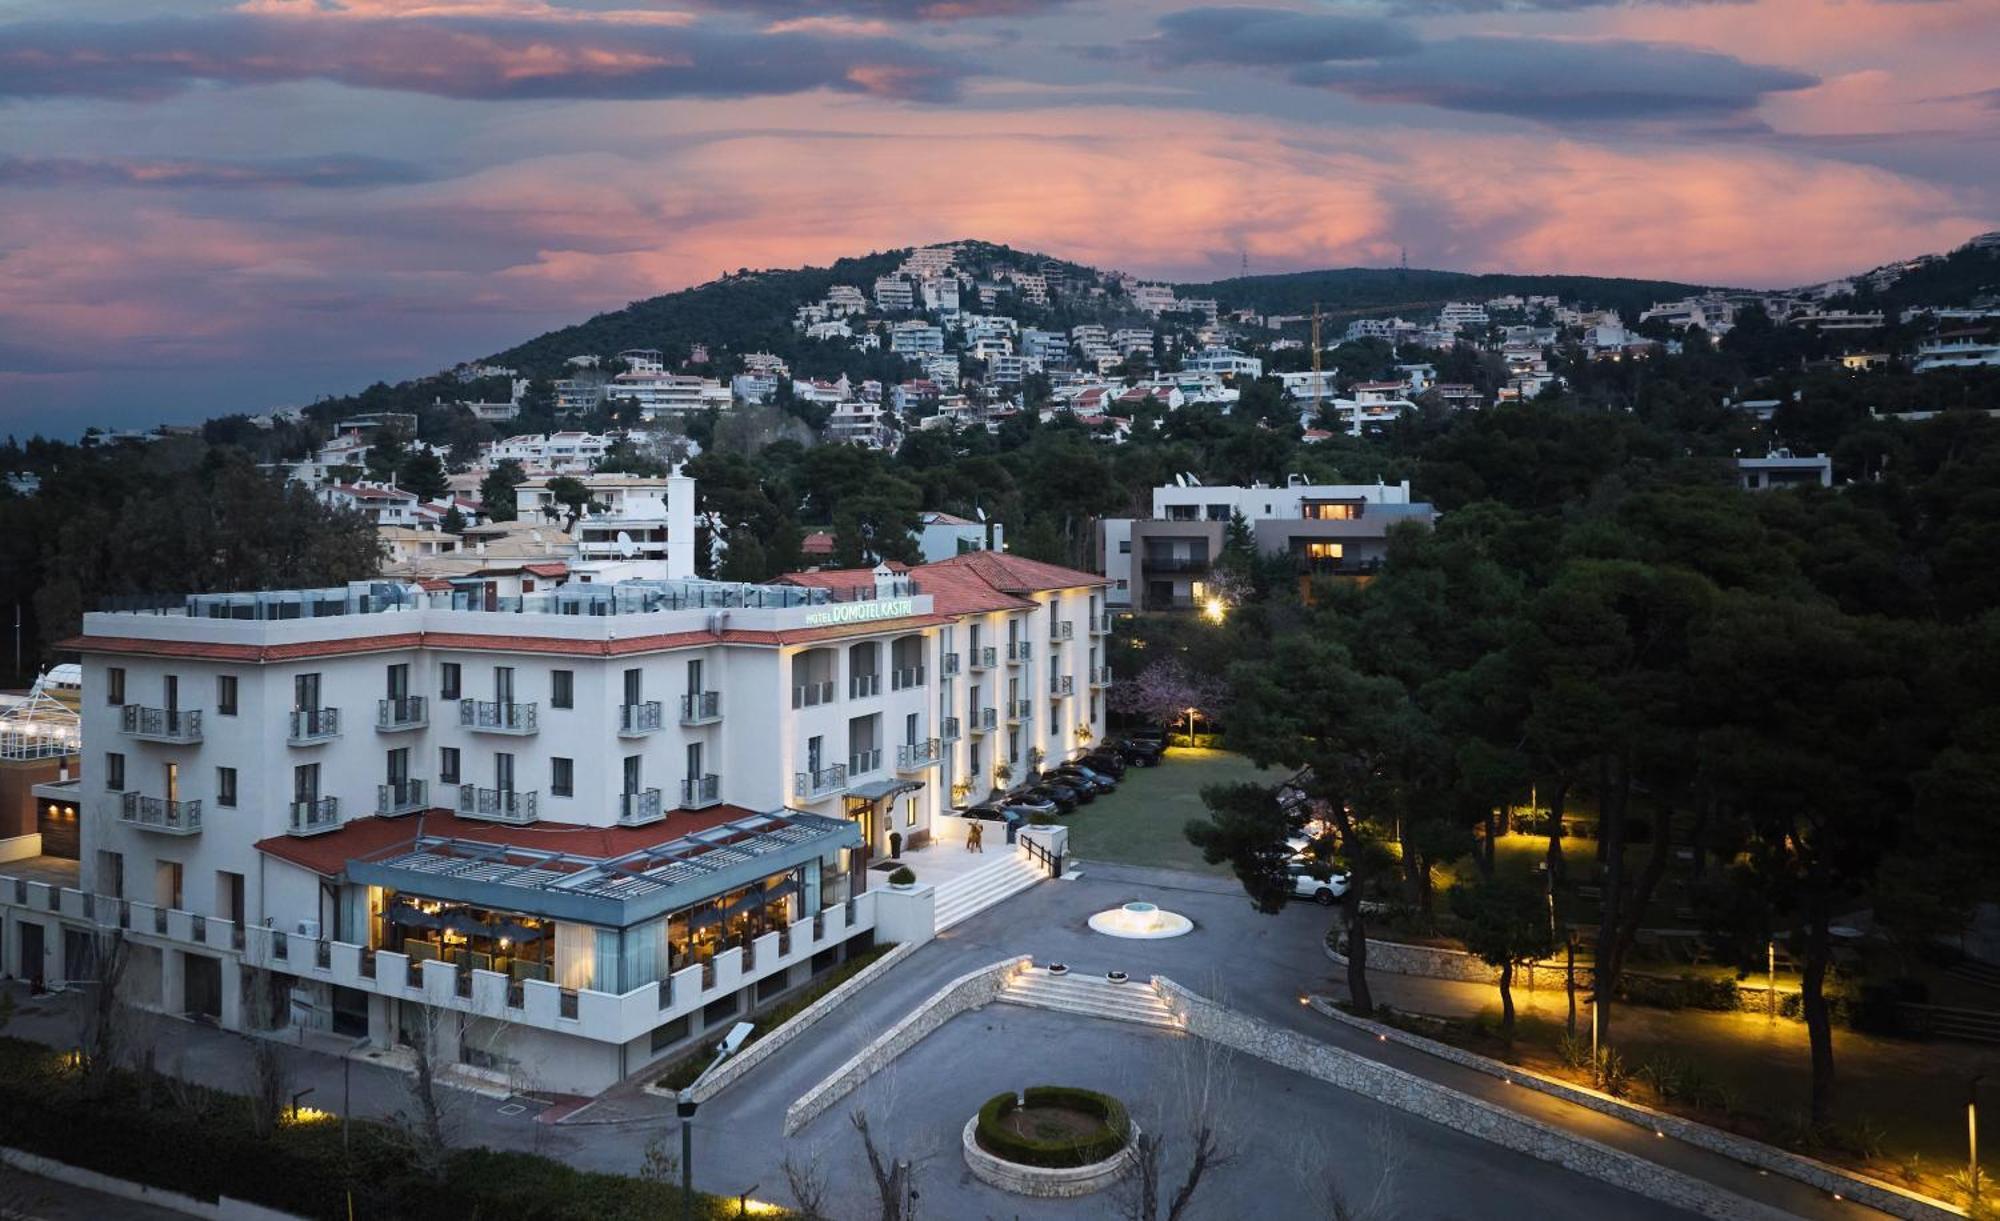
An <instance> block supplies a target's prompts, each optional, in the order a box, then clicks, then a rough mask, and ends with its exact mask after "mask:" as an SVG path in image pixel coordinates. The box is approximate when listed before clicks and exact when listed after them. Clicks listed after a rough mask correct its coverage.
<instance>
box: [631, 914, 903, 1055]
mask: <svg viewBox="0 0 2000 1221" xmlns="http://www.w3.org/2000/svg"><path fill="white" fill-rule="evenodd" d="M895 948H896V947H895V946H894V945H889V944H883V945H874V946H870V947H868V948H867V949H865V950H862V951H860V952H859V953H856V954H854V955H853V956H851V957H850V958H848V959H847V960H846V961H845V962H842V963H841V964H840V965H839V966H837V967H834V968H833V969H832V970H830V971H827V972H826V973H825V974H823V975H821V976H820V977H819V978H818V979H815V980H813V981H812V982H811V983H809V984H807V985H806V986H805V987H803V988H801V989H799V990H798V991H797V992H794V993H793V994H792V995H790V996H788V997H786V998H785V999H784V1000H782V1001H780V1002H778V1003H777V1004H775V1005H773V1006H771V1007H770V1008H769V1009H766V1010H764V1011H763V1012H762V1013H754V1012H753V1013H752V1014H751V1016H752V1017H753V1018H755V1019H756V1023H757V1024H756V1029H754V1030H752V1031H751V1032H750V1037H749V1038H748V1039H746V1040H745V1041H744V1043H743V1047H744V1048H747V1047H749V1046H750V1044H752V1043H755V1042H756V1041H757V1040H759V1039H761V1038H763V1037H764V1036H765V1035H767V1034H770V1033H771V1032H772V1031H774V1030H776V1029H778V1028H779V1027H780V1026H783V1025H784V1024H785V1023H786V1022H789V1021H791V1020H792V1019H793V1018H795V1017H797V1016H798V1015H799V1014H800V1013H801V1012H802V1011H803V1010H804V1009H805V1007H806V1006H807V1005H810V1004H812V1003H813V1002H814V1001H816V1000H818V999H819V998H820V997H822V996H825V995H826V994H827V993H829V992H831V991H833V990H834V989H835V988H838V987H839V986H840V985H842V984H844V983H846V982H847V981H848V980H850V979H853V978H854V977H855V976H856V975H859V974H860V973H861V969H862V968H863V967H865V966H867V965H868V964H869V963H871V962H874V961H875V960H876V959H877V958H880V957H882V955H884V954H887V953H888V952H889V951H890V950H893V949H895ZM719 1047H721V1043H720V1042H718V1041H716V1040H714V1039H710V1040H707V1041H705V1042H703V1043H702V1044H701V1045H700V1046H699V1047H698V1048H696V1049H695V1050H694V1051H692V1052H690V1053H688V1054H687V1055H685V1056H683V1057H681V1058H680V1059H678V1060H676V1061H674V1062H673V1063H672V1064H670V1065H668V1066H667V1070H666V1071H665V1072H664V1073H662V1074H660V1076H659V1077H658V1078H656V1079H655V1080H654V1082H653V1084H654V1085H656V1086H658V1087H660V1088H661V1089H663V1090H678V1089H685V1088H687V1087H688V1086H690V1085H693V1084H694V1082H695V1078H697V1077H699V1076H701V1074H702V1072H703V1070H705V1069H707V1068H708V1066H709V1064H710V1063H711V1062H713V1061H714V1059H715V1053H716V1050H717V1049H718V1048H719ZM737 1050H738V1051H739V1052H741V1051H742V1050H743V1048H738V1049H737Z"/></svg>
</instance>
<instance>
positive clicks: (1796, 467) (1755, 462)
mask: <svg viewBox="0 0 2000 1221" xmlns="http://www.w3.org/2000/svg"><path fill="white" fill-rule="evenodd" d="M1736 482H1737V486H1739V487H1741V488H1742V489H1743V490H1744V491H1746V492H1768V491H1772V490H1774V489H1778V488H1800V487H1817V488H1830V487H1832V486H1833V458H1832V457H1831V456H1830V455H1827V454H1794V453H1792V451H1791V450H1789V449H1774V450H1772V451H1771V452H1769V453H1767V454H1765V455H1764V456H1763V457H1761V458H1738V459H1737V460H1736Z"/></svg>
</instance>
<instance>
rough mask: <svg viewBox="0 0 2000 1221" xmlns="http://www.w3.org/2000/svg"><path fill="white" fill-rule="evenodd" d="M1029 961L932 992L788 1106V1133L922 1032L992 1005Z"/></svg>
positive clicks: (1011, 962)
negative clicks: (960, 1015) (1008, 979)
mask: <svg viewBox="0 0 2000 1221" xmlns="http://www.w3.org/2000/svg"><path fill="white" fill-rule="evenodd" d="M1028 961H1030V960H1029V957H1028V955H1026V954H1019V955H1016V956H1015V957H1013V958H1008V959H1003V960H1002V961H1000V962H996V963H994V964H993V965H992V966H987V967H981V968H979V969H978V970H976V971H968V972H966V973H965V974H964V975H961V976H959V977H958V978H957V979H954V980H952V981H951V982H950V983H948V984H946V985H945V986H944V987H942V988H939V989H938V990H937V991H936V992H934V993H932V994H931V996H930V999H928V1000H926V1001H925V1002H924V1003H923V1004H921V1005H918V1006H917V1007H916V1008H915V1009H914V1010H912V1011H911V1012H910V1013H909V1014H908V1015H907V1016H906V1017H904V1018H903V1020H902V1021H900V1022H897V1023H896V1024H895V1025H894V1026H891V1027H890V1028H889V1029H888V1030H886V1031H884V1032H883V1033H882V1034H881V1035H880V1036H879V1037H877V1038H876V1039H875V1041H874V1042H872V1043H870V1044H868V1046H866V1047H864V1048H862V1049H861V1050H860V1051H858V1052H856V1053H855V1054H854V1055H853V1056H852V1057H851V1058H850V1059H849V1060H848V1061H847V1063H845V1064H843V1065H841V1066H840V1067H839V1068H837V1069H835V1070H834V1071H833V1074H832V1075H831V1076H829V1077H828V1078H827V1079H826V1080H824V1081H822V1082H820V1083H819V1084H818V1085H815V1086H814V1087H812V1088H811V1089H810V1090H807V1091H806V1092H805V1093H804V1094H801V1095H800V1096H799V1098H798V1099H797V1100H796V1101H795V1102H793V1103H792V1105H791V1106H790V1107H787V1108H786V1109H785V1129H784V1132H785V1135H786V1136H790V1135H792V1134H793V1133H794V1132H797V1131H798V1130H799V1129H800V1128H803V1127H805V1126H806V1125H807V1124H809V1123H811V1122H812V1121H813V1120H814V1119H815V1118H816V1117H818V1116H819V1115H820V1113H821V1112H823V1111H825V1110H826V1109H827V1108H829V1107H831V1106H833V1105H834V1104H835V1103H837V1102H839V1101H840V1100H841V1099H842V1098H845V1097H847V1095H848V1094H850V1093H852V1092H853V1091H854V1090H855V1088H856V1087H857V1086H859V1085H860V1084H861V1083H862V1082H864V1081H866V1080H868V1078H870V1077H872V1076H874V1075H875V1074H876V1073H878V1072H880V1071H882V1069H884V1068H886V1067H888V1065H889V1064H890V1062H892V1061H893V1060H895V1058H896V1057H897V1056H900V1055H902V1054H903V1053H904V1052H906V1051H908V1050H909V1049H910V1048H912V1047H915V1046H916V1045H917V1044H918V1043H920V1042H922V1041H923V1039H924V1036H926V1035H928V1034H929V1033H930V1032H931V1031H933V1030H936V1029H937V1028H938V1027H940V1026H942V1025H944V1024H945V1023H946V1022H948V1021H950V1020H951V1019H953V1018H955V1017H957V1016H958V1015H959V1014H961V1013H970V1012H971V1011H972V1010H974V1009H979V1008H983V1007H984V1006H986V1005H988V1004H991V1003H992V1001H993V998H994V997H996V996H998V995H999V994H1000V989H1001V987H1002V986H1003V985H1004V984H1005V983H1006V982H1007V977H1008V976H1010V975H1012V974H1014V972H1016V971H1018V970H1020V969H1021V967H1022V965H1023V964H1025V963H1027V962H1028Z"/></svg>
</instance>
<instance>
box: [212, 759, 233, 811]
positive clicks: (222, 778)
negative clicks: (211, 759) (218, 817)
mask: <svg viewBox="0 0 2000 1221" xmlns="http://www.w3.org/2000/svg"><path fill="white" fill-rule="evenodd" d="M215 804H216V805H219V806H231V807H233V806H235V804H236V769H235V768H233V767H218V768H216V769H215Z"/></svg>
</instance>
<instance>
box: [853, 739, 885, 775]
mask: <svg viewBox="0 0 2000 1221" xmlns="http://www.w3.org/2000/svg"><path fill="white" fill-rule="evenodd" d="M881 770H882V748H881V747H879V746H871V747H869V748H868V749H866V750H857V751H850V752H849V753H848V756H847V774H848V775H849V776H865V775H867V774H868V773H869V772H877V771H881Z"/></svg>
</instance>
